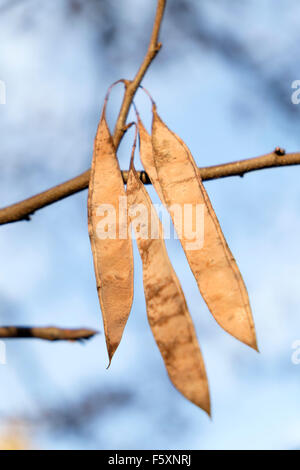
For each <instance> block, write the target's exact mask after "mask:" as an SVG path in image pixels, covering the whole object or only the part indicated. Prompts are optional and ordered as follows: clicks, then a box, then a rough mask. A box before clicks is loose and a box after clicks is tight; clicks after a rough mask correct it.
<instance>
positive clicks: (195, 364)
mask: <svg viewBox="0 0 300 470" xmlns="http://www.w3.org/2000/svg"><path fill="white" fill-rule="evenodd" d="M133 153H134V150H133ZM127 198H128V212H129V216H130V220H131V222H132V225H133V227H134V230H135V235H136V241H137V246H138V250H139V253H140V256H141V259H142V263H143V282H144V292H145V299H146V306H147V315H148V320H149V324H150V327H151V330H152V333H153V336H154V338H155V341H156V343H157V345H158V348H159V350H160V352H161V355H162V358H163V360H164V363H165V366H166V369H167V372H168V375H169V377H170V379H171V381H172V383H173V384H174V386H175V387H176V388H177V389H178V390H179V391H180V392H181V393H182V394H183V395H184V396H185V397H186V398H187V399H188V400H190V401H191V402H193V403H195V404H196V405H197V406H199V407H200V408H202V409H203V410H205V411H206V412H207V413H208V414H210V399H209V389H208V382H207V377H206V372H205V366H204V362H203V358H202V354H201V351H200V349H199V345H198V342H197V337H196V333H195V330H194V326H193V322H192V319H191V317H190V314H189V311H188V308H187V304H186V301H185V298H184V294H183V292H182V289H181V286H180V283H179V280H178V278H177V276H176V274H175V272H174V270H173V267H172V265H171V262H170V260H169V257H168V254H167V251H166V247H165V243H164V239H163V230H162V225H161V222H160V220H159V218H158V216H157V214H156V212H155V209H154V206H153V205H152V202H151V199H150V197H149V195H148V193H147V191H146V190H145V188H144V186H143V184H142V183H141V181H140V180H139V177H138V174H137V173H136V170H135V168H134V165H133V159H132V161H131V166H130V171H129V176H128V182H127ZM136 208H139V210H140V211H141V208H145V211H144V210H143V211H142V212H143V214H144V215H145V217H146V219H147V220H145V219H144V218H143V219H142V220H141V219H140V218H139V224H136V223H135V217H134V213H135V212H136ZM135 215H136V214H135ZM149 220H151V223H152V226H153V225H154V226H155V228H154V230H155V231H158V234H159V236H158V237H156V238H155V239H153V238H151V235H150V232H151V230H150V227H149V223H148V222H149ZM151 228H152V229H153V227H151Z"/></svg>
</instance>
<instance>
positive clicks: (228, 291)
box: [145, 104, 257, 349]
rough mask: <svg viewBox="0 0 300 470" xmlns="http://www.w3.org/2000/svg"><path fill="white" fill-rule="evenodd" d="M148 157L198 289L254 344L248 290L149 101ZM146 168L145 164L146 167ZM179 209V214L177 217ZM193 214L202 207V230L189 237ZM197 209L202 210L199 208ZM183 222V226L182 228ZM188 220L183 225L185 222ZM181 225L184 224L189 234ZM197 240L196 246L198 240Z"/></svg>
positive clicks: (197, 182)
mask: <svg viewBox="0 0 300 470" xmlns="http://www.w3.org/2000/svg"><path fill="white" fill-rule="evenodd" d="M152 144H153V160H154V164H155V167H156V170H157V175H158V180H159V185H160V188H161V191H162V193H163V198H164V201H165V203H166V206H167V208H168V210H169V212H170V214H171V217H172V219H173V223H174V226H175V228H176V231H177V233H178V235H179V238H180V241H181V244H182V246H183V249H184V251H185V254H186V257H187V260H188V262H189V265H190V267H191V270H192V272H193V274H194V276H195V278H196V281H197V283H198V287H199V290H200V292H201V294H202V296H203V298H204V300H205V302H206V304H207V306H208V308H209V310H210V311H211V313H212V315H213V316H214V318H215V319H216V321H217V322H218V323H219V324H220V325H221V327H222V328H223V329H224V330H226V331H227V332H228V333H230V334H231V335H232V336H234V337H236V338H237V339H239V340H240V341H242V342H244V343H245V344H247V345H249V346H251V347H252V348H254V349H257V344H256V335H255V328H254V322H253V318H252V313H251V308H250V303H249V298H248V293H247V290H246V287H245V284H244V281H243V279H242V276H241V274H240V271H239V269H238V266H237V264H236V262H235V259H234V258H233V255H232V253H231V251H230V249H229V247H228V245H227V242H226V240H225V237H224V235H223V233H222V230H221V227H220V224H219V221H218V219H217V216H216V214H215V212H214V210H213V207H212V205H211V202H210V200H209V197H208V195H207V193H206V190H205V188H204V186H203V184H202V181H201V177H200V173H199V170H198V168H197V166H196V163H195V161H194V159H193V157H192V155H191V153H190V151H189V149H188V147H187V146H186V145H185V143H184V142H183V141H182V140H181V139H180V138H179V137H178V136H177V135H176V134H174V133H173V132H172V131H170V129H168V127H167V126H166V125H165V124H164V122H163V121H162V120H161V118H160V117H159V116H158V114H157V111H156V106H155V104H153V123H152ZM145 169H146V171H148V170H149V168H145ZM174 208H176V209H177V213H176V211H175V210H173V209H174ZM178 208H179V209H180V213H181V217H178ZM187 208H189V209H191V212H192V213H193V215H195V214H196V215H197V210H198V208H199V209H202V216H203V217H202V233H201V236H200V239H199V238H198V235H199V234H196V235H195V239H194V240H193V241H192V239H191V233H194V232H193V230H191V225H192V223H194V221H193V220H192V217H189V215H190V214H191V212H190V213H187V214H186V213H185V211H186V209H187ZM200 213H201V211H200ZM183 221H184V227H183ZM186 222H187V224H186ZM185 225H189V230H188V232H189V233H188V234H187V233H186V231H185V228H186V227H185ZM197 241H199V245H197Z"/></svg>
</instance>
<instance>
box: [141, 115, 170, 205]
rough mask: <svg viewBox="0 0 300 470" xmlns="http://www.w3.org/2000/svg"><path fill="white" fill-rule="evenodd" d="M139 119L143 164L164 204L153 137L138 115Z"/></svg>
mask: <svg viewBox="0 0 300 470" xmlns="http://www.w3.org/2000/svg"><path fill="white" fill-rule="evenodd" d="M137 118H138V128H139V136H140V157H141V162H142V164H143V167H144V168H145V170H146V172H147V174H148V176H149V178H150V181H151V183H152V185H153V187H154V189H155V191H156V192H157V194H158V196H159V198H160V200H161V202H164V195H163V193H162V190H161V187H160V183H159V180H158V176H157V171H156V166H155V163H154V159H153V147H152V138H151V135H150V134H149V133H148V132H147V130H146V129H145V127H144V125H143V123H142V121H141V118H140V116H139V114H137Z"/></svg>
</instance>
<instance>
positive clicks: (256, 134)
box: [0, 0, 300, 449]
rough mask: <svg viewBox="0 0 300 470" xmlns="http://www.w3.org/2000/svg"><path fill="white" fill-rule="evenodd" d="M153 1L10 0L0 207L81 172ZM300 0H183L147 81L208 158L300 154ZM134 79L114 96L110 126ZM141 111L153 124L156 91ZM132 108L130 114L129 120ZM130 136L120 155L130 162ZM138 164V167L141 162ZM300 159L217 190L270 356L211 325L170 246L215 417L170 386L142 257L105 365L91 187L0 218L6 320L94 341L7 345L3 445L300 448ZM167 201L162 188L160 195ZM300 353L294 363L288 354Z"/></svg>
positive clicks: (212, 191) (0, 65)
mask: <svg viewBox="0 0 300 470" xmlns="http://www.w3.org/2000/svg"><path fill="white" fill-rule="evenodd" d="M155 7H156V1H154V0H153V1H146V0H139V1H138V0H122V1H120V0H110V1H108V0H52V1H51V2H43V1H41V0H6V1H4V0H1V1H0V80H2V81H4V82H5V84H6V105H1V106H0V206H1V207H3V206H5V205H8V204H10V203H13V202H16V201H18V200H21V199H23V198H25V197H28V196H31V195H33V194H35V193H38V192H39V191H42V190H45V189H47V188H48V187H50V186H52V185H55V184H58V183H60V182H62V181H64V180H66V179H69V178H71V177H74V176H76V175H77V174H79V173H80V172H82V171H85V170H86V169H87V168H88V167H89V165H90V162H91V157H92V149H93V138H94V135H95V132H96V128H97V123H98V120H99V117H100V111H101V106H102V102H103V99H104V95H105V92H106V89H107V88H108V86H109V85H110V84H111V83H112V82H113V81H115V80H117V79H119V78H121V77H124V78H129V79H130V78H132V77H133V76H134V74H135V72H136V70H137V68H138V66H139V65H140V63H141V60H142V59H143V56H144V53H145V51H146V48H147V45H148V41H149V37H150V33H151V29H152V22H153V17H154V12H155ZM299 26H300V5H299V2H298V1H297V0H290V1H289V2H286V1H285V0H277V2H276V6H275V8H274V2H272V1H271V0H265V1H264V2H260V1H259V0H248V1H247V2H240V1H238V0H222V1H221V0H202V1H201V2H199V1H196V0H172V1H169V2H168V6H167V9H166V13H165V19H164V22H163V27H162V34H161V40H162V42H163V49H162V50H161V52H160V54H159V55H158V57H157V58H156V60H155V62H154V63H153V64H152V66H151V68H150V70H149V71H148V73H147V76H146V78H145V79H144V82H143V84H144V85H145V86H146V87H147V88H148V89H149V90H150V91H151V93H152V95H153V97H154V98H155V100H156V101H157V103H158V106H159V112H160V114H161V116H162V118H163V119H164V120H165V121H166V122H167V124H168V125H169V127H170V128H171V129H172V130H174V131H175V132H177V133H178V134H179V135H180V136H181V137H182V138H183V139H184V141H185V142H186V143H187V144H188V146H189V147H190V149H191V151H192V153H193V155H194V157H195V159H196V161H197V164H198V165H199V166H207V165H214V164H218V163H225V162H229V161H232V160H239V159H243V158H250V157H254V156H258V155H262V154H264V153H268V152H270V151H272V150H273V149H274V148H275V147H276V146H281V147H283V148H285V149H286V150H287V152H289V151H300V135H299V123H300V105H298V106H297V105H295V104H292V102H291V95H292V92H293V90H292V88H291V86H292V82H293V81H294V80H297V79H300V70H299V59H300V57H299V56H300V49H299V47H298V44H299V39H300V33H299V31H300V28H299ZM122 92H123V90H122V87H121V86H119V87H117V88H115V89H114V91H113V92H112V95H111V100H110V102H109V108H108V117H109V123H110V125H111V128H113V125H114V122H115V119H116V116H117V113H118V109H119V106H120V102H121V99H122ZM136 103H137V104H138V106H139V109H140V112H141V114H142V117H143V119H144V121H145V123H146V124H147V125H148V126H149V125H150V122H151V109H150V105H149V101H148V99H147V97H145V96H144V95H143V93H142V92H139V93H138V96H137V97H136ZM131 117H133V114H132V115H131ZM132 134H133V131H130V132H128V135H126V138H125V139H124V142H123V143H122V145H121V147H120V151H119V158H120V164H121V167H122V168H123V169H127V168H128V165H129V149H130V146H131V144H132V138H133V135H132ZM137 166H138V167H140V164H139V163H138V162H137ZM299 175H300V168H298V167H289V168H281V169H271V170H264V171H261V172H254V173H251V174H249V175H245V177H244V178H240V177H233V178H227V179H224V180H216V181H211V182H207V183H205V186H206V189H207V191H208V193H209V196H210V197H211V200H212V203H213V205H214V208H215V210H216V213H217V216H218V217H219V220H220V223H221V226H222V228H223V231H224V234H225V236H226V238H227V240H228V243H229V246H230V247H231V249H232V252H233V254H234V255H235V257H236V259H237V261H238V264H239V267H240V269H241V272H242V274H243V276H244V279H245V282H246V285H247V287H248V291H249V295H250V300H251V304H252V309H253V315H254V319H255V323H256V329H257V336H258V343H259V348H260V354H257V353H255V352H254V351H252V350H250V349H249V348H247V347H246V346H244V345H242V344H240V343H238V341H236V340H235V339H233V338H231V337H230V336H229V335H228V334H226V333H225V332H223V331H222V330H221V328H220V327H219V326H218V325H217V324H216V323H215V321H214V320H213V319H212V317H211V315H210V313H209V311H208V310H207V307H206V306H205V304H204V302H203V300H202V298H201V296H200V294H199V292H198V288H197V285H196V282H195V280H194V278H193V276H192V275H191V273H190V270H189V267H188V265H187V262H186V259H185V256H184V254H183V252H182V249H181V246H180V244H179V243H178V241H176V240H169V241H168V242H167V246H168V251H169V254H170V257H171V260H172V261H173V264H174V267H175V269H176V271H177V273H178V275H179V278H180V280H181V282H182V285H183V289H184V292H185V294H186V297H187V302H188V305H189V308H190V311H191V315H192V317H193V320H194V323H195V327H196V329H197V334H198V338H199V342H200V345H201V349H202V352H203V355H204V358H205V362H206V366H207V373H208V378H209V382H210V388H211V399H212V414H213V418H212V421H210V420H209V418H208V417H207V416H206V415H205V413H204V412H202V411H201V410H199V409H197V408H196V407H195V406H194V405H192V404H190V403H189V402H187V401H186V400H185V399H184V398H183V397H182V396H181V395H180V394H179V393H178V392H177V391H176V390H175V389H174V388H173V386H172V385H171V383H170V382H169V380H168V378H167V374H166V372H165V369H164V366H163V362H162V359H161V357H160V355H159V352H158V349H157V346H156V344H155V342H154V340H153V337H152V334H151V331H150V328H149V326H148V323H147V318H146V311H145V302H144V297H143V286H142V272H141V262H140V259H139V256H138V254H137V251H136V249H135V298H134V305H133V310H132V313H131V316H130V319H129V322H128V325H127V327H126V330H125V333H124V337H123V340H122V343H121V345H120V347H119V349H118V351H117V353H116V354H115V357H114V360H113V362H112V365H111V367H110V369H109V370H106V366H107V364H108V359H107V353H106V347H105V339H104V335H103V326H102V320H101V312H100V308H99V304H98V298H97V292H96V288H95V277H94V271H93V264H92V255H91V249H90V244H89V237H88V231H87V210H86V204H87V191H83V192H82V193H80V194H77V195H75V196H72V197H70V198H68V199H65V200H63V201H61V202H59V203H56V204H54V205H52V206H50V207H48V208H45V209H43V210H41V211H39V212H37V213H36V214H35V215H34V216H33V217H32V220H31V221H30V222H18V223H15V224H10V225H7V226H1V227H0V267H1V269H0V319H1V321H0V323H1V325H7V324H14V325H24V324H25V325H27V324H28V325H36V326H39V325H49V324H50V325H52V324H54V325H57V326H62V327H63V326H66V327H79V326H85V327H92V328H96V329H98V330H100V331H101V334H100V335H99V336H98V337H96V338H95V339H92V340H90V341H89V342H87V343H84V344H78V343H76V344H75V343H74V344H73V343H54V344H51V343H47V342H42V341H39V340H10V341H6V359H7V363H6V365H0V447H3V448H35V449H295V448H300V425H299V424H300V403H299V388H300V365H297V364H294V363H293V361H292V354H293V352H294V350H293V344H294V343H295V341H297V340H300V293H299V277H300V276H299V275H300V272H299V271H300V269H299V266H300V245H299V237H300V219H299V213H300V187H299ZM148 189H149V193H150V195H151V196H152V197H153V200H154V202H158V199H157V197H156V195H155V194H154V192H153V190H152V188H150V187H149V188H148ZM294 362H295V361H294Z"/></svg>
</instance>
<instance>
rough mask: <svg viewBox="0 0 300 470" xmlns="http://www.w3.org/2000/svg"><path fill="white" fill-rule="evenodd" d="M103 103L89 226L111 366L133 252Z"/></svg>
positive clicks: (129, 292) (128, 296)
mask: <svg viewBox="0 0 300 470" xmlns="http://www.w3.org/2000/svg"><path fill="white" fill-rule="evenodd" d="M106 103H107V97H106V100H105V103H104V107H103V111H102V116H101V119H100V123H99V127H98V130H97V135H96V138H95V144H94V154H93V161H92V166H91V176H90V183H89V196H88V227H89V235H90V241H91V246H92V253H93V259H94V268H95V274H96V282H97V290H98V296H99V300H100V305H101V311H102V316H103V323H104V331H105V338H106V345H107V350H108V356H109V364H110V362H111V359H112V357H113V355H114V353H115V351H116V349H117V347H118V345H119V343H120V341H121V338H122V334H123V330H124V328H125V325H126V322H127V320H128V316H129V313H130V310H131V306H132V300H133V253H132V243H131V238H130V237H129V236H128V218H127V202H126V193H125V188H124V184H123V179H122V174H121V171H120V167H119V163H118V159H117V156H116V151H115V147H114V144H113V140H112V137H111V134H110V131H109V128H108V125H107V122H106V117H105V109H106Z"/></svg>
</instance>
